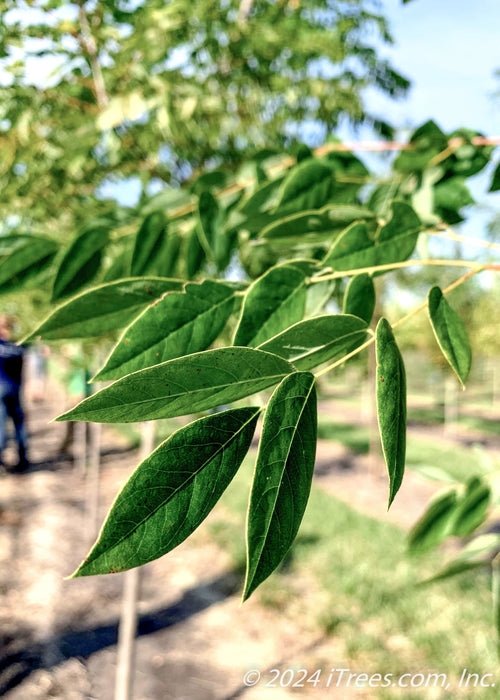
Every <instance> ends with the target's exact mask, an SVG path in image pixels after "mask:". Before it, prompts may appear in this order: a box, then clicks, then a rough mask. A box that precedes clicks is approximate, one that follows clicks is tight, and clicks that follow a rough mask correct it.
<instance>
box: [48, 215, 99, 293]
mask: <svg viewBox="0 0 500 700" xmlns="http://www.w3.org/2000/svg"><path fill="white" fill-rule="evenodd" d="M107 243H109V230H108V229H107V228H105V227H103V226H100V225H97V226H95V227H91V228H88V229H86V230H84V231H83V232H82V233H80V234H79V235H78V236H77V237H76V238H75V239H74V241H72V243H71V245H70V246H69V248H68V249H67V250H66V251H65V253H64V255H63V257H62V259H61V260H60V262H59V267H58V269H57V272H56V275H55V277H54V286H53V288H52V301H58V300H59V299H61V298H62V297H67V296H69V295H70V294H74V293H75V292H77V291H78V290H79V289H81V287H83V286H84V285H85V284H87V283H88V282H91V281H92V280H93V279H94V277H95V276H96V275H97V273H98V271H99V268H100V266H101V261H102V251H103V249H104V248H105V247H106V245H107Z"/></svg>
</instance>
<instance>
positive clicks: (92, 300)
mask: <svg viewBox="0 0 500 700" xmlns="http://www.w3.org/2000/svg"><path fill="white" fill-rule="evenodd" d="M181 287H182V282H181V281H180V280H170V279H162V278H160V277H140V278H129V279H124V280H119V281H117V282H109V283H108V284H103V285H101V286H99V287H94V288H93V289H90V290H89V291H88V292H82V293H81V294H79V295H78V296H76V297H73V298H72V299H70V300H69V301H67V302H65V303H64V304H62V306H60V307H59V308H57V309H56V310H55V311H53V312H52V313H51V314H49V316H48V317H47V318H46V319H45V320H44V321H42V323H41V324H40V325H39V326H38V327H37V328H35V330H34V331H33V332H32V333H30V334H29V335H28V336H26V338H25V339H24V341H23V342H26V341H27V340H31V339H33V338H36V337H37V336H41V337H42V338H45V339H46V340H56V339H59V338H89V337H92V336H97V335H104V334H106V333H110V332H112V331H116V330H118V329H121V328H123V327H124V326H126V325H127V323H130V320H131V319H132V318H134V317H135V316H137V315H138V314H139V313H140V312H141V311H142V309H143V308H144V307H145V306H147V305H148V304H151V302H152V301H154V300H155V299H158V298H159V297H160V296H161V295H162V294H164V293H165V292H170V291H172V290H175V289H180V288H181Z"/></svg>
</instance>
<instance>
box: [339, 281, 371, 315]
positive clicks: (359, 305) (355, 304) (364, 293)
mask: <svg viewBox="0 0 500 700" xmlns="http://www.w3.org/2000/svg"><path fill="white" fill-rule="evenodd" d="M374 311H375V286H374V284H373V279H372V277H371V275H368V274H367V273H364V274H362V275H356V277H353V278H352V279H351V281H350V282H349V285H348V287H347V289H346V292H345V296H344V307H343V313H345V314H352V315H353V316H358V317H359V318H362V319H363V321H366V323H367V325H369V324H370V323H371V320H372V317H373V312H374Z"/></svg>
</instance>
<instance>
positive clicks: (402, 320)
mask: <svg viewBox="0 0 500 700" xmlns="http://www.w3.org/2000/svg"><path fill="white" fill-rule="evenodd" d="M469 266H470V265H469ZM485 270H493V271H495V272H500V265H481V266H477V267H474V269H472V270H469V272H467V273H466V274H465V275H462V277H459V278H458V279H457V280H455V282H452V284H450V285H448V286H447V287H446V288H445V289H443V295H446V294H449V292H451V291H453V289H456V288H457V287H459V286H460V285H461V284H463V283H464V282H466V281H467V280H468V279H470V278H471V277H473V276H474V275H477V274H478V273H479V272H484V271H485ZM425 308H427V300H425V301H424V302H422V304H420V305H419V306H417V307H416V308H415V309H413V311H411V312H410V313H409V314H406V316H403V317H402V318H400V319H399V321H396V322H395V323H393V324H391V328H392V329H394V328H397V327H398V326H401V325H402V324H403V323H406V322H407V321H409V320H410V319H411V318H413V317H414V316H416V315H417V314H418V313H420V311H423V310H424V309H425ZM370 331H371V329H368V332H370ZM371 332H372V337H371V338H369V339H368V340H366V341H365V342H364V343H363V344H362V345H360V346H359V347H357V348H356V349H355V350H352V351H351V352H349V353H348V354H347V355H344V357H341V358H340V360H337V361H336V362H334V363H333V364H331V365H328V366H327V367H325V368H324V369H322V370H321V371H320V372H317V373H316V374H315V375H314V376H315V377H316V378H318V377H322V376H323V375H324V374H327V373H328V372H330V371H331V370H332V369H335V368H336V367H338V366H339V365H341V364H343V363H344V362H346V361H347V360H350V359H351V357H354V356H355V355H357V354H358V353H359V352H361V351H362V350H364V349H365V348H367V347H369V346H370V345H371V344H372V343H374V342H375V339H376V335H375V334H374V333H373V331H371Z"/></svg>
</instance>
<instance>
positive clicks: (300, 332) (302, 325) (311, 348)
mask: <svg viewBox="0 0 500 700" xmlns="http://www.w3.org/2000/svg"><path fill="white" fill-rule="evenodd" d="M365 338H366V323H365V322H364V321H363V320H362V319H360V318H357V317H356V316H348V315H345V314H330V315H325V316H315V317H314V318H309V319H307V320H305V321H300V322H299V323H296V324H295V325H294V326H291V327H290V328H288V329H287V330H286V331H283V333H280V334H279V335H277V336H275V337H274V338H271V340H268V341H267V342H265V343H262V344H261V345H259V348H260V349H261V350H266V351H267V352H271V353H273V354H275V355H279V356H280V357H283V358H285V359H286V360H288V361H289V362H292V363H293V364H294V365H295V367H297V369H300V370H309V369H312V368H313V367H316V366H317V365H320V364H322V363H323V362H327V361H329V360H337V359H340V358H341V357H343V356H344V355H347V353H349V352H351V350H354V348H356V347H357V346H358V345H360V344H361V343H362V342H363V341H364V340H365Z"/></svg>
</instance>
